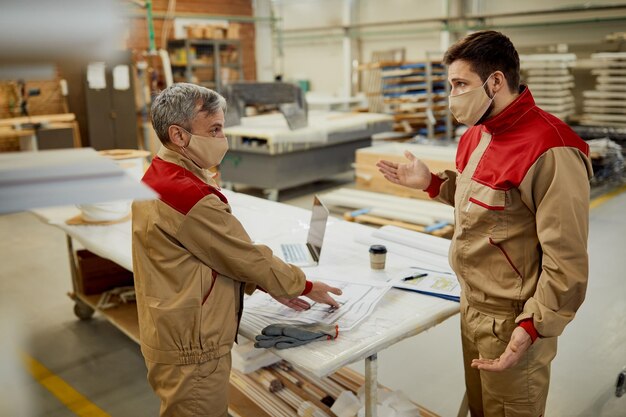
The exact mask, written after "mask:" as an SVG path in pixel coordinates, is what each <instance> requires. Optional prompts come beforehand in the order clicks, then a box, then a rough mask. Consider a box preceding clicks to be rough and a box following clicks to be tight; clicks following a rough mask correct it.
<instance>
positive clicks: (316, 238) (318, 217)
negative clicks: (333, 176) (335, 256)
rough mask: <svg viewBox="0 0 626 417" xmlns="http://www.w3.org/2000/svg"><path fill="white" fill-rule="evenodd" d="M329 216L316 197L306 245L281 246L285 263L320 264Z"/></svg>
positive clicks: (297, 264)
mask: <svg viewBox="0 0 626 417" xmlns="http://www.w3.org/2000/svg"><path fill="white" fill-rule="evenodd" d="M328 215H329V212H328V209H327V208H326V206H325V205H324V204H322V202H321V201H320V199H319V198H318V196H315V198H314V199H313V208H312V209H311V222H310V224H309V235H308V237H307V239H306V243H287V244H281V245H280V249H281V250H282V253H283V259H284V260H285V262H288V263H290V264H294V265H296V266H315V265H317V264H318V263H319V260H320V255H321V254H322V243H323V242H324V233H325V232H326V223H327V222H328Z"/></svg>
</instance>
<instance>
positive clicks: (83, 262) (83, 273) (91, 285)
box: [76, 250, 134, 295]
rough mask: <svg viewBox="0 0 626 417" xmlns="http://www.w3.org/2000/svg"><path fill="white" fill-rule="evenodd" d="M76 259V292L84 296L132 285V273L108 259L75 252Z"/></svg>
mask: <svg viewBox="0 0 626 417" xmlns="http://www.w3.org/2000/svg"><path fill="white" fill-rule="evenodd" d="M76 258H77V259H78V272H79V273H78V282H77V283H76V284H77V287H78V288H77V291H78V292H80V293H82V294H85V295H92V294H100V293H102V292H104V291H108V290H111V289H113V288H115V287H124V286H130V285H134V279H133V273H132V272H131V271H128V270H127V269H125V268H122V267H121V266H119V265H118V264H116V263H115V262H113V261H110V260H108V259H104V258H101V257H100V256H98V255H96V254H94V253H92V252H90V251H88V250H79V251H77V252H76Z"/></svg>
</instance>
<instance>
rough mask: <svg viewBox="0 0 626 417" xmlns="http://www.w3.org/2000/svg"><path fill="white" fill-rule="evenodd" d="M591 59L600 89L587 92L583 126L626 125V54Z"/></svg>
mask: <svg viewBox="0 0 626 417" xmlns="http://www.w3.org/2000/svg"><path fill="white" fill-rule="evenodd" d="M591 58H592V61H593V69H592V70H591V73H592V74H593V75H595V76H596V77H597V78H596V88H595V90H588V91H584V92H583V97H584V107H583V115H582V117H581V124H584V125H587V126H616V127H620V126H626V52H601V53H597V54H592V55H591Z"/></svg>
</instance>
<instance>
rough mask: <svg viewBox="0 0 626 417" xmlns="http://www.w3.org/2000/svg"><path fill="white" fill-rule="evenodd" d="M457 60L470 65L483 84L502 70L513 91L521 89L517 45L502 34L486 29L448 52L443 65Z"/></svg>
mask: <svg viewBox="0 0 626 417" xmlns="http://www.w3.org/2000/svg"><path fill="white" fill-rule="evenodd" d="M457 60H463V61H466V62H468V63H469V64H470V67H471V69H472V71H474V72H475V73H476V74H478V76H479V77H480V79H481V80H483V82H484V81H487V77H489V76H490V75H491V74H493V73H494V72H495V71H502V72H503V73H504V76H505V77H506V81H507V83H508V84H509V89H510V90H511V92H512V93H517V91H518V90H519V84H520V72H519V55H518V54H517V50H515V46H513V42H511V40H510V39H509V38H508V37H506V36H505V35H503V34H502V33H500V32H496V31H495V30H483V31H480V32H475V33H472V34H470V35H467V36H466V37H465V38H463V39H461V40H460V41H458V42H456V43H455V44H454V45H452V46H451V47H450V48H448V50H447V51H446V54H445V55H444V56H443V63H444V64H446V65H450V64H452V63H453V62H454V61H457Z"/></svg>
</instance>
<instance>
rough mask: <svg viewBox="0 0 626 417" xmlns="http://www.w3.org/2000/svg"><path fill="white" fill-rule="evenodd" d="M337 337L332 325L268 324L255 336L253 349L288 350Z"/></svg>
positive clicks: (336, 330)
mask: <svg viewBox="0 0 626 417" xmlns="http://www.w3.org/2000/svg"><path fill="white" fill-rule="evenodd" d="M338 335H339V327H338V326H337V325H332V324H317V323H316V324H306V325H293V324H270V325H269V326H267V327H266V328H264V329H263V330H262V331H261V334H260V335H257V336H256V343H255V344H254V347H257V348H272V347H274V348H276V349H288V348H292V347H296V346H302V345H306V344H307V343H311V342H315V341H316V340H333V339H336V338H337V336H338Z"/></svg>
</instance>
